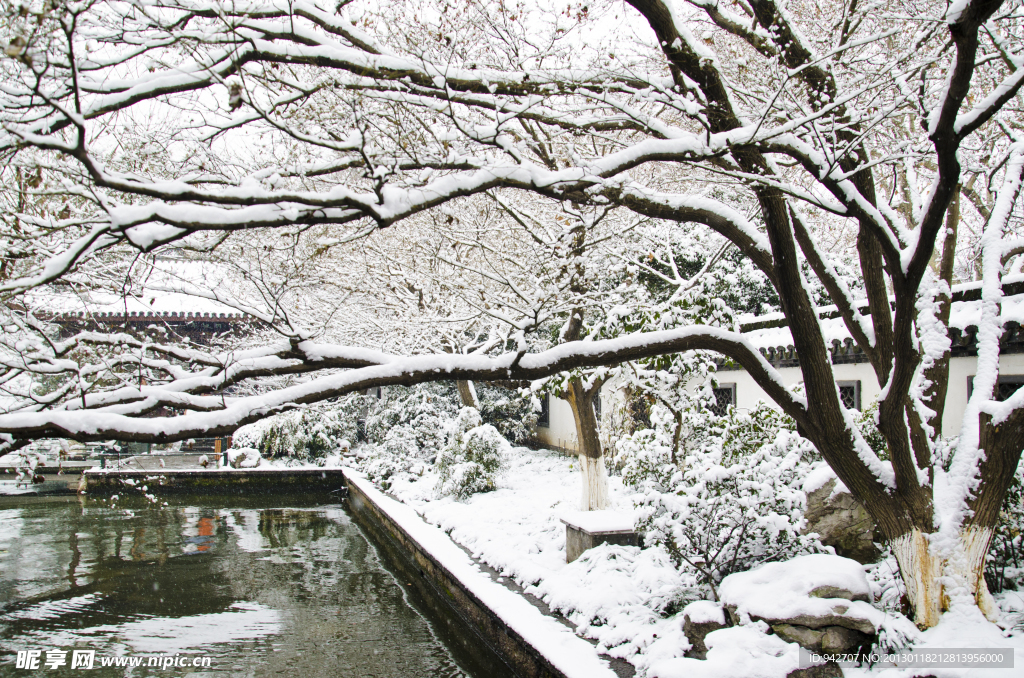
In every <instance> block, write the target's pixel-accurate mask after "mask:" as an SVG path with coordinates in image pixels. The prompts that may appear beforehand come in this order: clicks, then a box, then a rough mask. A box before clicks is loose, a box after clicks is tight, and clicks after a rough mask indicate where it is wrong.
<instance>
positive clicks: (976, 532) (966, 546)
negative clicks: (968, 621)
mask: <svg viewBox="0 0 1024 678" xmlns="http://www.w3.org/2000/svg"><path fill="white" fill-rule="evenodd" d="M928 537H929V535H926V534H924V533H923V532H921V531H920V530H918V529H914V530H913V531H911V532H909V533H907V534H905V535H903V536H901V537H898V538H897V539H894V540H892V542H891V546H892V550H893V553H894V554H895V556H896V561H897V562H898V563H899V566H900V574H901V575H902V576H903V582H904V583H905V584H906V587H907V598H908V599H909V603H910V606H911V607H912V608H913V610H914V620H915V621H916V622H917V625H918V626H919V627H920V628H923V629H924V628H931V627H932V626H935V625H936V624H938V623H939V616H940V615H941V614H942V613H943V612H945V611H946V610H949V609H950V607H951V606H952V604H953V603H954V602H962V603H967V604H970V605H977V606H978V607H979V608H980V609H981V611H982V613H983V614H984V615H985V616H986V617H988V618H989V619H990V620H995V619H996V618H998V610H997V608H996V604H995V601H994V600H993V599H992V594H991V593H989V590H988V585H987V584H986V583H985V554H986V553H987V552H988V545H989V541H990V540H991V539H992V530H991V529H990V528H987V527H976V526H971V527H967V528H965V529H964V530H963V531H962V532H961V533H960V535H959V537H960V538H959V540H958V542H957V544H955V546H954V548H953V549H952V552H951V553H949V554H948V555H946V556H939V555H937V554H936V553H935V551H934V549H933V548H932V547H931V542H930V540H929V538H928Z"/></svg>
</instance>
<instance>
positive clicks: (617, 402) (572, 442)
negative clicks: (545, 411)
mask: <svg viewBox="0 0 1024 678" xmlns="http://www.w3.org/2000/svg"><path fill="white" fill-rule="evenodd" d="M549 398H550V400H549V404H550V408H551V409H550V412H551V416H550V417H549V421H550V425H549V426H546V427H545V426H537V427H536V432H537V436H536V437H537V440H538V441H539V442H541V443H542V444H544V445H548V446H550V447H557V448H560V449H566V450H578V449H579V443H578V440H577V436H576V421H575V420H574V419H573V416H572V408H571V407H569V403H568V402H567V401H565V400H562V399H561V398H556V397H555V396H549ZM622 400H623V392H622V389H621V388H619V386H618V385H617V383H616V382H614V381H609V382H608V383H606V384H604V385H603V386H602V387H601V429H602V430H601V443H602V444H603V445H605V446H607V445H608V443H609V441H608V440H607V439H606V438H607V436H606V435H605V429H607V428H608V426H606V425H605V424H606V423H607V422H609V418H610V417H614V416H616V412H617V410H618V408H620V407H621V405H622Z"/></svg>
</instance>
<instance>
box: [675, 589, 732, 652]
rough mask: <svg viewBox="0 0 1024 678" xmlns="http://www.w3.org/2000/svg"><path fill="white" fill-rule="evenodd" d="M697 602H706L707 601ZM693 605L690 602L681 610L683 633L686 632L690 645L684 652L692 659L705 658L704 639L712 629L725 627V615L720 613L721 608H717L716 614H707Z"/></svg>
mask: <svg viewBox="0 0 1024 678" xmlns="http://www.w3.org/2000/svg"><path fill="white" fill-rule="evenodd" d="M698 602H699V603H707V602H708V601H698ZM695 607H696V606H695V605H694V604H691V605H688V606H687V608H684V610H683V633H685V634H686V639H687V640H689V641H690V645H692V647H691V648H690V649H689V650H688V651H687V652H686V656H687V657H692V658H694V659H707V658H708V647H707V645H705V644H704V639H705V638H706V637H707V635H708V634H709V633H711V632H712V631H717V630H719V629H724V628H725V627H726V624H725V615H724V614H722V612H721V608H719V609H718V614H717V615H709V614H706V612H705V611H704V610H703V609H700V610H696V609H694V608H695ZM688 608H689V609H688ZM715 617H717V618H715Z"/></svg>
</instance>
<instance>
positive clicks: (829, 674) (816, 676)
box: [786, 662, 843, 678]
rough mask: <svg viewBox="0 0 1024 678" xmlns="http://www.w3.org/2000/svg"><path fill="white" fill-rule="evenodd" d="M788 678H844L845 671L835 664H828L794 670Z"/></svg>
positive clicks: (788, 674) (787, 675)
mask: <svg viewBox="0 0 1024 678" xmlns="http://www.w3.org/2000/svg"><path fill="white" fill-rule="evenodd" d="M786 678H843V670H842V669H841V668H839V665H838V664H836V663H835V662H827V663H825V664H818V665H817V666H812V667H810V668H807V669H793V670H792V671H790V672H789V673H787V674H786Z"/></svg>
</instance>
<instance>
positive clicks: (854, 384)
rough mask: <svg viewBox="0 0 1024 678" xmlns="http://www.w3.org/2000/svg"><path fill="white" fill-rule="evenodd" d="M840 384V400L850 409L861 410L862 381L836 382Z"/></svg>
mask: <svg viewBox="0 0 1024 678" xmlns="http://www.w3.org/2000/svg"><path fill="white" fill-rule="evenodd" d="M836 385H837V386H839V401H840V402H841V403H842V404H843V407H845V408H846V409H848V410H859V409H860V382H859V381H839V382H836Z"/></svg>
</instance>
